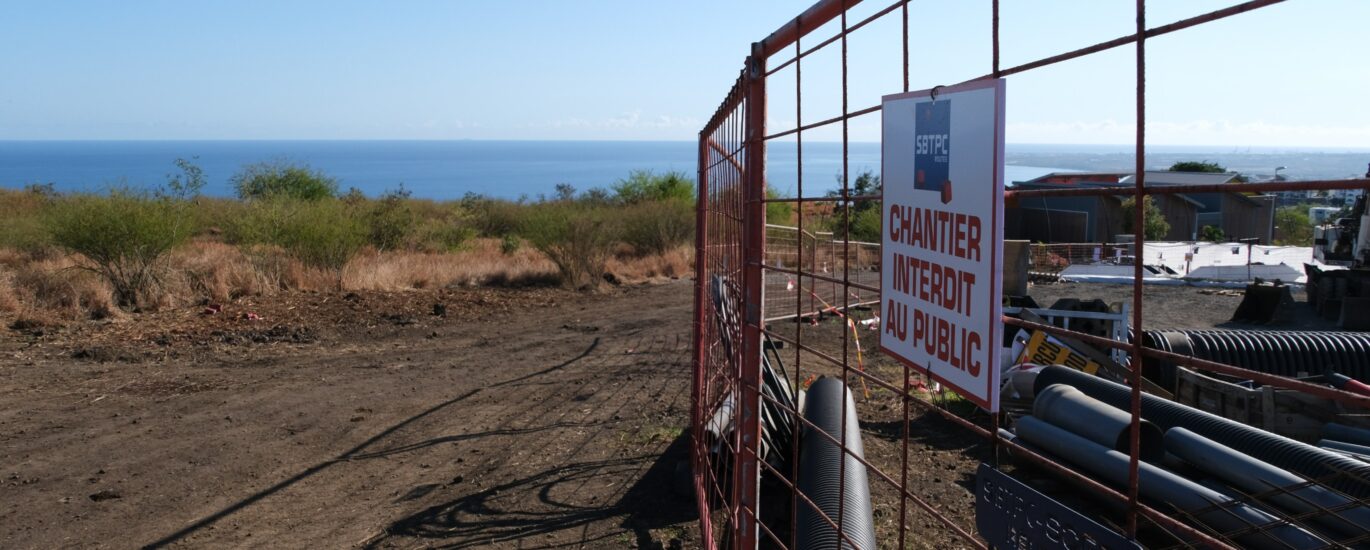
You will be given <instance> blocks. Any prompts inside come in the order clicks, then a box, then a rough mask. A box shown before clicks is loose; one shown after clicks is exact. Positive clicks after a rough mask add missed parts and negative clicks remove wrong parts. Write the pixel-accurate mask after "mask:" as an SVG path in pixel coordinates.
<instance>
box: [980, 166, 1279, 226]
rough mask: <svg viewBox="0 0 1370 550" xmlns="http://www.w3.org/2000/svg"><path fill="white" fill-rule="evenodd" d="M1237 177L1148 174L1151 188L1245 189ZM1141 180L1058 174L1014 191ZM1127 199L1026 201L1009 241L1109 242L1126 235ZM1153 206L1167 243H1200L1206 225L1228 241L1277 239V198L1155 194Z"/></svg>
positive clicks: (1018, 208) (1014, 212) (1014, 211)
mask: <svg viewBox="0 0 1370 550" xmlns="http://www.w3.org/2000/svg"><path fill="white" fill-rule="evenodd" d="M1236 179H1237V174H1232V173H1226V174H1212V173H1196V172H1162V171H1157V172H1147V173H1146V185H1147V186H1148V187H1159V186H1167V185H1222V184H1230V185H1233V186H1234V187H1237V186H1239V185H1240V183H1237V182H1236ZM1134 181H1135V179H1134V176H1133V175H1132V174H1131V173H1053V174H1047V175H1045V176H1041V177H1039V178H1036V179H1033V180H1029V181H1025V182H1015V183H1014V189H1069V188H1081V187H1119V186H1127V185H1129V184H1132V183H1133V182H1134ZM1126 198H1127V197H1126V196H1116V195H1107V196H1080V197H1037V198H1025V199H1021V200H1019V201H1017V204H1010V205H1008V206H1006V207H1005V209H1004V217H1005V224H1004V237H1005V238H1007V239H1026V240H1031V241H1034V242H1048V243H1051V242H1056V243H1069V242H1108V241H1112V240H1114V237H1115V236H1116V235H1119V234H1121V233H1123V232H1124V231H1123V225H1124V224H1123V209H1122V202H1123V200H1125V199H1126ZM1152 202H1153V204H1155V205H1156V206H1157V208H1159V209H1160V211H1161V213H1162V215H1164V216H1165V219H1166V222H1167V223H1169V224H1170V231H1169V232H1167V234H1166V235H1165V237H1164V238H1163V239H1164V240H1168V241H1193V240H1198V238H1199V236H1200V234H1201V230H1202V228H1203V226H1205V225H1212V226H1214V227H1218V228H1220V229H1222V230H1223V234H1224V236H1225V237H1226V238H1227V239H1228V240H1237V239H1246V238H1255V239H1258V240H1260V241H1261V242H1262V243H1269V242H1271V240H1272V238H1273V236H1274V221H1275V218H1274V214H1275V201H1274V196H1272V195H1257V194H1252V193H1241V192H1230V193H1175V194H1165V195H1152Z"/></svg>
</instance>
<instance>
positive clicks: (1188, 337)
mask: <svg viewBox="0 0 1370 550" xmlns="http://www.w3.org/2000/svg"><path fill="white" fill-rule="evenodd" d="M1145 340H1146V345H1147V347H1151V348H1156V349H1159V350H1162V351H1169V352H1173V353H1178V354H1180V355H1192V356H1194V357H1198V358H1200V359H1207V360H1209V361H1217V362H1219V363H1225V364H1228V365H1234V366H1238V367H1242V368H1244V369H1250V370H1254V371H1259V372H1264V373H1268V374H1278V375H1280V376H1288V377H1296V376H1298V375H1299V374H1300V373H1307V374H1312V375H1317V374H1326V373H1327V372H1338V373H1341V374H1345V375H1347V376H1350V377H1351V378H1355V379H1357V380H1370V333H1365V332H1332V331H1325V332H1318V331H1308V332H1303V331H1275V330H1166V331H1150V332H1146V333H1145ZM1145 368H1146V373H1147V377H1148V378H1151V379H1152V380H1153V381H1155V382H1156V383H1157V384H1160V385H1161V387H1164V388H1174V387H1175V366H1174V365H1171V364H1169V363H1166V362H1163V361H1156V360H1148V361H1147V365H1146V367H1145Z"/></svg>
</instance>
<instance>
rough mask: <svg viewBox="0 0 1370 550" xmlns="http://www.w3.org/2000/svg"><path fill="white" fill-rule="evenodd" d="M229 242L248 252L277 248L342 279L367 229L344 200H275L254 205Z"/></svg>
mask: <svg viewBox="0 0 1370 550" xmlns="http://www.w3.org/2000/svg"><path fill="white" fill-rule="evenodd" d="M227 236H228V240H229V242H232V243H234V244H239V245H244V246H251V245H261V244H266V245H275V246H279V247H281V248H283V249H285V251H286V253H288V254H289V255H290V256H292V257H294V258H295V259H297V260H299V261H301V262H303V263H304V264H306V265H309V266H312V267H317V268H321V269H328V270H333V271H336V272H339V273H341V271H342V268H343V266H345V265H347V262H348V261H349V260H351V259H352V257H353V256H354V255H356V253H357V251H358V250H360V249H361V247H362V246H364V245H366V242H367V237H368V227H367V225H366V224H365V222H364V220H362V219H361V218H360V216H358V215H357V212H356V208H355V207H349V206H348V205H347V204H346V203H344V202H343V201H341V200H337V199H328V200H316V201H304V200H293V199H275V200H266V201H256V202H253V203H252V204H250V205H249V206H248V207H247V208H246V209H245V210H244V212H243V215H242V216H240V217H239V218H238V219H237V221H236V223H234V224H233V225H232V226H230V227H229V229H228V231H227Z"/></svg>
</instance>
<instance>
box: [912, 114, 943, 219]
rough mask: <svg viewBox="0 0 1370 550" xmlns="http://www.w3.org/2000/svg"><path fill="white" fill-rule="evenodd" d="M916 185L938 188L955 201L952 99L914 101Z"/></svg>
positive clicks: (928, 189)
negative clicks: (952, 170) (952, 196)
mask: <svg viewBox="0 0 1370 550" xmlns="http://www.w3.org/2000/svg"><path fill="white" fill-rule="evenodd" d="M914 117H915V118H916V120H915V122H914V139H913V167H914V170H915V172H914V173H915V176H914V181H913V188H914V189H922V190H926V191H937V192H940V193H941V194H942V203H943V204H945V203H948V202H951V101H950V100H946V99H943V100H941V101H929V102H925V103H918V104H915V105H914Z"/></svg>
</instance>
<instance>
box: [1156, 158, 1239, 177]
mask: <svg viewBox="0 0 1370 550" xmlns="http://www.w3.org/2000/svg"><path fill="white" fill-rule="evenodd" d="M1170 171H1171V172H1203V173H1208V174H1225V173H1227V168H1226V167H1224V166H1223V165H1221V164H1218V163H1216V162H1208V161H1206V160H1205V161H1192V160H1191V161H1180V162H1177V163H1175V164H1172V165H1170Z"/></svg>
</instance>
